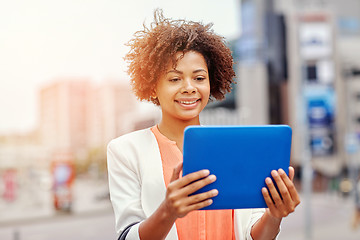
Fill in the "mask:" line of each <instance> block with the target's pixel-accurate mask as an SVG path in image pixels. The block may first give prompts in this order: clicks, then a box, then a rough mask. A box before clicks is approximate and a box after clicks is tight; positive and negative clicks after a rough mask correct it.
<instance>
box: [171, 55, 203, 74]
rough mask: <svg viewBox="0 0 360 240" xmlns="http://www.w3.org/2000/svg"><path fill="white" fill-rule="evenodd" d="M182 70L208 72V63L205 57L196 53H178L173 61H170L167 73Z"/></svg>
mask: <svg viewBox="0 0 360 240" xmlns="http://www.w3.org/2000/svg"><path fill="white" fill-rule="evenodd" d="M181 68H186V69H190V68H204V69H206V70H207V63H206V60H205V58H204V56H203V55H202V54H201V53H199V52H196V51H188V52H181V51H179V52H177V53H176V54H175V55H174V56H173V58H172V61H168V65H167V67H166V71H168V70H179V69H181Z"/></svg>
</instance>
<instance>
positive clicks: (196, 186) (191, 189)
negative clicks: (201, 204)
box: [181, 174, 216, 196]
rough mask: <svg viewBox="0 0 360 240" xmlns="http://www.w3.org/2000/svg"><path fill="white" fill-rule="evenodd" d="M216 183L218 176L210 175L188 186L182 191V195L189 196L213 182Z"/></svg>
mask: <svg viewBox="0 0 360 240" xmlns="http://www.w3.org/2000/svg"><path fill="white" fill-rule="evenodd" d="M215 181H216V176H215V175H213V174H212V175H209V176H207V177H206V178H203V179H200V180H197V181H194V182H192V183H190V184H188V185H187V186H185V187H184V188H183V189H182V190H181V191H182V194H184V195H186V196H188V195H190V194H192V193H194V192H196V191H198V190H199V189H201V188H203V187H205V186H206V185H209V184H211V183H213V182H215Z"/></svg>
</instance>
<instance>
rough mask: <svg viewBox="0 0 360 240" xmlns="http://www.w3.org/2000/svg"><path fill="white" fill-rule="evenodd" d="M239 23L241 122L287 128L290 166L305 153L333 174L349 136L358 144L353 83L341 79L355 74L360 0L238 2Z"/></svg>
mask: <svg viewBox="0 0 360 240" xmlns="http://www.w3.org/2000/svg"><path fill="white" fill-rule="evenodd" d="M241 23H242V34H241V36H240V38H239V39H238V40H237V41H236V42H235V44H234V52H235V54H234V55H235V57H236V59H237V62H238V64H237V66H236V70H237V77H238V84H237V86H236V90H237V91H236V92H237V93H236V111H237V112H238V114H239V115H240V118H239V119H241V124H289V125H290V126H291V127H292V129H293V145H292V146H293V147H292V148H293V149H292V150H293V152H292V160H291V161H292V165H294V166H302V165H303V163H304V159H305V158H307V157H306V154H307V153H306V152H307V151H308V152H309V155H310V160H311V166H312V167H313V168H314V169H315V170H316V171H317V172H320V173H321V174H323V175H325V176H327V177H330V178H332V177H335V176H338V175H339V174H341V173H342V172H343V170H344V168H347V167H348V161H347V158H348V157H347V155H348V153H347V150H346V149H347V146H346V139H347V138H348V135H349V134H350V135H354V134H355V135H357V136H358V139H359V140H360V137H359V136H360V130H359V129H360V128H359V120H360V118H359V110H358V109H360V108H359V106H360V105H359V102H360V100H359V98H360V97H359V96H360V94H359V87H358V86H359V85H360V83H359V81H358V80H357V79H358V77H357V75H356V74H355V76H354V74H353V75H352V76H350V75H351V74H350V75H349V74H344V72H348V73H349V72H353V73H354V72H355V73H356V70H354V69H359V62H360V58H359V56H358V54H357V53H358V52H359V50H360V49H359V44H358V43H359V41H360V2H359V1H356V0H346V1H336V0H326V1H323V0H318V1H316V0H315V1H314V0H311V1H310V0H309V1H296V0H293V1H289V0H267V1H262V0H242V1H241ZM349 69H352V70H349ZM358 159H360V158H358ZM359 164H360V160H359Z"/></svg>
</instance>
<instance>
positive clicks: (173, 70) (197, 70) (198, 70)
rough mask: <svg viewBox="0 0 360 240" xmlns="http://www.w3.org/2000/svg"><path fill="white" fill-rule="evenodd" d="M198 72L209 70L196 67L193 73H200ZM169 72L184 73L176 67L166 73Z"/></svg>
mask: <svg viewBox="0 0 360 240" xmlns="http://www.w3.org/2000/svg"><path fill="white" fill-rule="evenodd" d="M198 72H205V73H207V71H206V70H205V69H202V68H200V69H196V70H194V71H193V73H198ZM168 73H178V74H183V72H182V71H179V70H176V69H172V70H170V71H167V72H166V74H168Z"/></svg>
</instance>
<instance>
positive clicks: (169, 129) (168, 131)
mask: <svg viewBox="0 0 360 240" xmlns="http://www.w3.org/2000/svg"><path fill="white" fill-rule="evenodd" d="M190 125H200V121H199V117H197V118H194V119H192V120H190V121H182V120H179V119H167V118H166V117H165V118H164V117H163V118H162V119H161V121H160V123H159V125H158V127H159V131H160V132H161V133H162V134H163V135H164V136H166V137H167V138H168V139H170V140H172V141H175V142H176V145H177V146H178V147H179V149H180V150H181V152H182V148H183V141H184V129H185V128H186V127H187V126H190Z"/></svg>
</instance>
